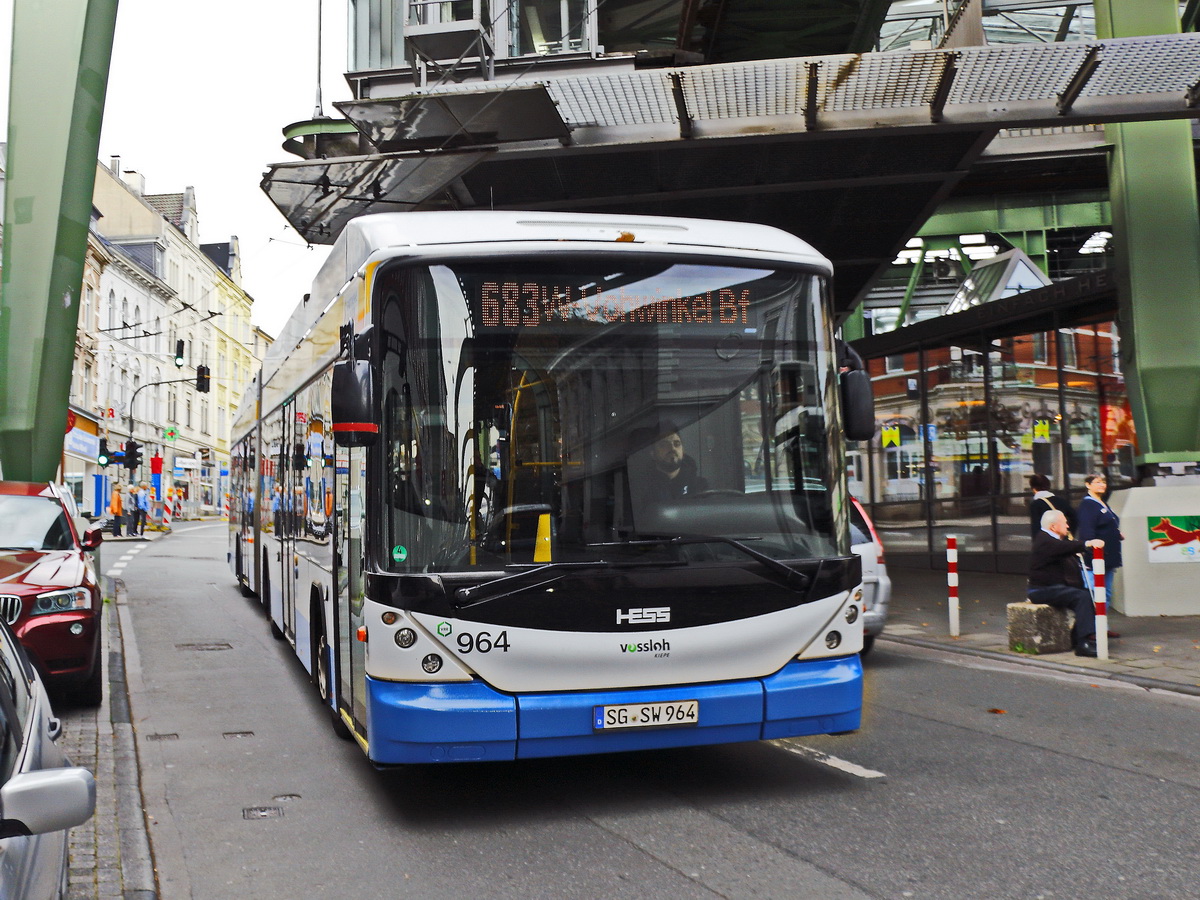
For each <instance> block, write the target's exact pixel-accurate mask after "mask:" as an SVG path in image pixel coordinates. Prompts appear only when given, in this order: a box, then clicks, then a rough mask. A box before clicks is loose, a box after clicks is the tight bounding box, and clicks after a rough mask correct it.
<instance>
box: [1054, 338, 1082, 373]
mask: <svg viewBox="0 0 1200 900" xmlns="http://www.w3.org/2000/svg"><path fill="white" fill-rule="evenodd" d="M1058 347H1059V351H1058V352H1059V353H1060V354H1062V365H1063V368H1064V369H1074V368H1075V367H1076V366H1077V365H1078V356H1077V354H1076V351H1075V332H1074V331H1060V332H1059V333H1058Z"/></svg>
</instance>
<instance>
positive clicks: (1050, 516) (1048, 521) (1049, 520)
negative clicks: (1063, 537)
mask: <svg viewBox="0 0 1200 900" xmlns="http://www.w3.org/2000/svg"><path fill="white" fill-rule="evenodd" d="M1066 518H1067V514H1066V513H1065V512H1063V511H1062V510H1061V509H1048V510H1046V511H1045V512H1044V513H1042V527H1043V528H1045V529H1046V530H1047V531H1049V529H1050V526H1051V525H1053V524H1054V523H1055V522H1056V521H1058V520H1059V519H1062V520H1063V521H1066Z"/></svg>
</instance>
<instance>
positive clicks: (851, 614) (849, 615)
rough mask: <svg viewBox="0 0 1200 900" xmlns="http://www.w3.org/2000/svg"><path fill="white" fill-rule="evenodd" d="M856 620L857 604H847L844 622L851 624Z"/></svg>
mask: <svg viewBox="0 0 1200 900" xmlns="http://www.w3.org/2000/svg"><path fill="white" fill-rule="evenodd" d="M857 621H858V607H857V606H847V607H846V624H847V625H853V624H854V623H855V622H857Z"/></svg>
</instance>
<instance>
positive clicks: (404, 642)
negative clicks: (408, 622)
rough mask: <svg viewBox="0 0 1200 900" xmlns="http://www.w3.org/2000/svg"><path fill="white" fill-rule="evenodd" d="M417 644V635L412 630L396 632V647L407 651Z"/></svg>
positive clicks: (402, 629)
mask: <svg viewBox="0 0 1200 900" xmlns="http://www.w3.org/2000/svg"><path fill="white" fill-rule="evenodd" d="M416 642H417V633H416V632H415V631H413V630H412V629H411V628H401V629H400V630H399V631H397V632H396V646H397V647H400V648H402V649H404V650H407V649H408V648H409V647H411V646H412V645H413V644H415V643H416Z"/></svg>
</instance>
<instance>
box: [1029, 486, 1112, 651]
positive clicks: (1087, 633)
mask: <svg viewBox="0 0 1200 900" xmlns="http://www.w3.org/2000/svg"><path fill="white" fill-rule="evenodd" d="M1103 546H1104V541H1101V540H1092V541H1088V542H1087V543H1086V544H1085V543H1083V542H1082V541H1073V540H1070V539H1069V538H1068V537H1067V517H1066V515H1065V514H1064V513H1063V512H1062V511H1061V510H1056V509H1051V510H1047V511H1046V512H1045V513H1044V514H1043V515H1042V527H1041V530H1040V531H1038V533H1037V534H1035V535H1034V536H1033V553H1032V554H1031V556H1030V560H1029V602H1030V603H1045V604H1046V605H1048V606H1053V607H1055V608H1056V609H1069V610H1072V611H1073V612H1074V613H1075V624H1074V625H1073V626H1072V627H1071V642H1072V643H1073V644H1074V645H1075V655H1076V656H1095V655H1096V611H1095V607H1094V606H1093V604H1092V594H1091V591H1089V590H1088V589H1087V587H1086V582H1085V581H1084V578H1083V572H1084V564H1083V559H1082V558H1081V557H1080V556H1079V555H1078V554H1079V553H1080V552H1082V550H1083V548H1084V547H1103Z"/></svg>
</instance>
